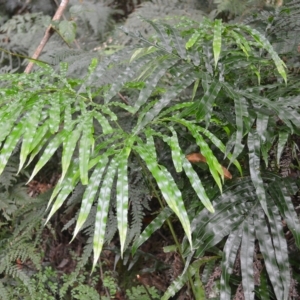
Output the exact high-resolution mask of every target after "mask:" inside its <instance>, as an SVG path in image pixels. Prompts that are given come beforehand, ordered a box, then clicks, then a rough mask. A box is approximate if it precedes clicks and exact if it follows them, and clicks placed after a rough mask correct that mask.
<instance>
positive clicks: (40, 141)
mask: <svg viewBox="0 0 300 300" xmlns="http://www.w3.org/2000/svg"><path fill="white" fill-rule="evenodd" d="M51 137H53V135H52V134H51V132H50V131H49V129H48V124H47V122H45V123H44V124H43V125H42V126H40V127H39V128H38V130H37V131H36V135H35V137H34V139H33V141H32V144H31V149H30V152H31V153H30V157H29V159H28V161H27V164H26V166H29V165H30V163H31V162H32V161H33V159H34V158H35V157H36V156H37V155H38V154H39V153H40V152H41V150H42V149H43V147H44V146H45V145H46V144H47V143H48V142H49V140H50V139H51Z"/></svg>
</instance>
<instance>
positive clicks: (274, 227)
mask: <svg viewBox="0 0 300 300" xmlns="http://www.w3.org/2000/svg"><path fill="white" fill-rule="evenodd" d="M268 209H269V215H270V218H269V223H270V229H271V234H272V240H273V247H274V251H275V257H276V262H277V265H278V268H279V274H280V278H281V281H282V285H283V298H281V299H283V300H287V299H288V298H289V288H290V281H291V276H290V267H289V257H288V249H287V241H286V239H285V236H284V233H283V230H282V219H281V216H280V214H279V210H278V208H277V206H276V205H275V203H274V201H272V199H270V198H269V197H268Z"/></svg>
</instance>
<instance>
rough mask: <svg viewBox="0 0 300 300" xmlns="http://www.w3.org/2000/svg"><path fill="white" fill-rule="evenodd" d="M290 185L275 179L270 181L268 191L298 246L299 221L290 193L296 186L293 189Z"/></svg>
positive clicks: (299, 235)
mask: <svg viewBox="0 0 300 300" xmlns="http://www.w3.org/2000/svg"><path fill="white" fill-rule="evenodd" d="M282 183H284V185H282ZM290 185H291V184H290V183H289V182H287V181H283V180H282V179H281V180H280V182H278V181H275V182H274V183H271V184H270V185H269V189H268V192H269V193H270V195H271V196H272V198H273V200H274V201H275V203H276V205H277V207H278V209H279V211H280V213H281V215H282V216H283V218H284V220H285V222H286V223H287V225H288V227H289V229H290V231H291V232H292V233H293V236H294V237H295V242H296V245H297V247H298V248H300V222H299V218H298V216H297V213H296V211H295V209H294V205H293V203H292V199H291V195H294V194H295V193H296V191H297V187H296V188H294V189H293V186H290Z"/></svg>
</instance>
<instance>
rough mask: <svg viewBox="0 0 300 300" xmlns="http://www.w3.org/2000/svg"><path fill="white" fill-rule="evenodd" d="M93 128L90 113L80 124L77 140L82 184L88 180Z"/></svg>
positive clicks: (92, 145)
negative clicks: (78, 139) (80, 128)
mask: <svg viewBox="0 0 300 300" xmlns="http://www.w3.org/2000/svg"><path fill="white" fill-rule="evenodd" d="M93 129H94V127H93V118H92V115H90V116H89V117H88V119H87V120H86V121H85V122H84V124H83V126H82V135H81V139H80V142H79V144H80V147H79V170H80V179H81V182H82V184H83V185H86V184H88V182H89V179H88V164H89V159H90V154H91V148H92V147H94V137H93Z"/></svg>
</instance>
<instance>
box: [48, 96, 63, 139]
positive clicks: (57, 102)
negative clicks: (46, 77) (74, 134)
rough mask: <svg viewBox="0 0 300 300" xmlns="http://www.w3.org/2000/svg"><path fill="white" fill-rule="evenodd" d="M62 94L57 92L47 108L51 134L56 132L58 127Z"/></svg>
mask: <svg viewBox="0 0 300 300" xmlns="http://www.w3.org/2000/svg"><path fill="white" fill-rule="evenodd" d="M63 99H64V96H63V93H62V92H57V93H54V94H53V95H52V99H51V104H50V108H49V129H50V132H51V133H52V134H54V133H55V132H57V131H58V129H59V125H60V110H61V108H62V105H63Z"/></svg>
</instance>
